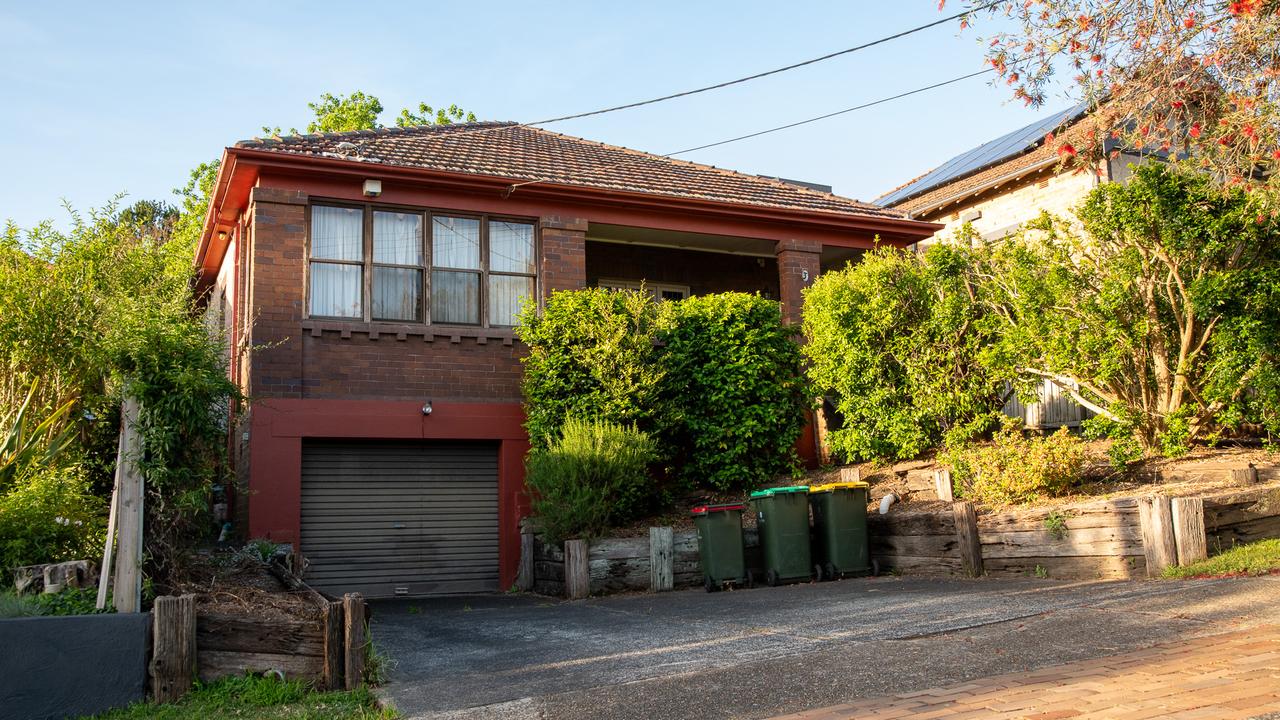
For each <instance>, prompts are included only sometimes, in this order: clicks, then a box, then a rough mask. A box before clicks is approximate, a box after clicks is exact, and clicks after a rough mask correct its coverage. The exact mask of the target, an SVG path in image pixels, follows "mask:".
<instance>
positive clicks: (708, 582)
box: [702, 577, 716, 592]
mask: <svg viewBox="0 0 1280 720" xmlns="http://www.w3.org/2000/svg"><path fill="white" fill-rule="evenodd" d="M702 585H703V587H705V588H706V589H707V592H715V591H716V581H715V580H712V579H711V578H710V577H704V578H703V579H702Z"/></svg>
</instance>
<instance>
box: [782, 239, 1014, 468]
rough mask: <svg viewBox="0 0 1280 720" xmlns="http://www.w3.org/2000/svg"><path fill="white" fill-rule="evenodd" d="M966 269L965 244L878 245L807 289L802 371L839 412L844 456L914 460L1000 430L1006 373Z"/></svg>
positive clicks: (837, 444)
mask: <svg viewBox="0 0 1280 720" xmlns="http://www.w3.org/2000/svg"><path fill="white" fill-rule="evenodd" d="M973 262H974V258H973V253H972V252H971V251H970V250H969V249H968V248H967V247H953V246H950V245H943V244H939V245H934V246H933V247H930V248H929V250H928V252H926V253H925V254H923V255H921V254H917V253H914V252H910V251H906V250H898V249H894V248H882V249H878V250H875V251H872V252H869V253H867V255H866V256H865V257H864V258H863V260H862V262H860V263H858V264H857V265H849V266H848V267H846V268H845V269H843V270H838V271H834V272H825V273H823V274H822V275H821V276H820V277H819V278H818V280H817V282H815V283H814V284H813V286H811V287H810V288H809V289H808V290H806V291H805V297H804V331H805V336H806V338H807V340H808V342H807V343H806V344H805V345H804V353H805V355H807V356H808V359H809V363H810V365H809V375H810V377H811V378H812V379H813V382H814V384H815V385H816V386H817V387H818V390H819V391H820V392H822V393H824V394H826V395H827V396H828V398H830V399H831V401H832V402H833V403H834V405H835V407H836V409H837V410H838V411H839V412H840V414H841V416H842V417H843V424H842V426H841V427H838V428H836V429H834V430H833V431H831V433H830V434H829V435H828V442H829V443H830V445H831V448H832V449H833V450H834V451H836V452H837V453H838V454H840V455H841V456H843V457H844V458H845V459H847V460H870V459H874V458H885V457H890V458H910V457H915V456H916V455H918V454H920V453H921V452H924V451H925V450H929V449H930V448H933V447H935V446H936V445H938V444H939V443H941V442H946V443H948V444H952V445H953V444H957V443H962V442H964V441H967V440H970V439H971V438H973V437H974V436H977V435H980V434H981V433H983V432H985V431H986V430H988V429H989V428H991V427H993V426H995V425H996V424H998V417H999V413H1000V407H1001V405H1002V404H1003V403H1002V400H1003V396H1004V392H1005V390H1004V388H1005V381H1006V380H1008V379H1010V376H1009V374H1008V372H1007V371H1006V370H1005V369H1004V368H1006V367H1007V365H1008V364H1007V363H1002V362H996V361H995V358H994V357H992V356H991V355H992V353H993V351H994V345H993V341H994V337H995V336H994V328H993V322H992V320H993V318H992V317H991V316H990V313H989V312H988V311H987V309H986V307H985V306H984V305H983V304H982V303H981V302H980V300H981V294H980V293H981V288H980V287H978V286H976V285H975V284H974V283H972V282H971V278H970V273H971V267H972V264H973Z"/></svg>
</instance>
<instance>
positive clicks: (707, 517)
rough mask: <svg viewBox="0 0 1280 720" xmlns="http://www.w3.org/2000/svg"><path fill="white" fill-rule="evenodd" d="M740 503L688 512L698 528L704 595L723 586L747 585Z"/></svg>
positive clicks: (749, 579) (704, 507) (698, 508)
mask: <svg viewBox="0 0 1280 720" xmlns="http://www.w3.org/2000/svg"><path fill="white" fill-rule="evenodd" d="M743 509H744V506H743V504H742V503H727V504H723V505H699V506H698V507H695V508H694V509H693V510H692V511H691V512H692V514H693V525H694V527H696V528H697V529H698V555H699V557H700V558H701V561H702V579H703V585H704V586H705V587H706V588H707V592H711V591H712V590H719V589H720V588H722V587H724V586H725V584H726V583H733V584H735V585H750V584H751V576H750V574H748V572H747V565H746V562H745V561H744V559H743V553H742V511H743Z"/></svg>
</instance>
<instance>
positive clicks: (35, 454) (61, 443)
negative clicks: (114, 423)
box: [0, 383, 76, 489]
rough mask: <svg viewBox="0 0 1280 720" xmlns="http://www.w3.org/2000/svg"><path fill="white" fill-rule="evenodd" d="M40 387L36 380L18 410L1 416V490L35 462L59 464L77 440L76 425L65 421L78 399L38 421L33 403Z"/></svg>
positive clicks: (39, 463)
mask: <svg viewBox="0 0 1280 720" xmlns="http://www.w3.org/2000/svg"><path fill="white" fill-rule="evenodd" d="M38 389H39V384H38V383H33V384H32V386H31V391H30V392H28V393H27V398H26V400H24V401H23V403H22V405H21V406H19V407H18V409H17V410H16V411H15V412H12V413H5V414H4V415H0V489H3V488H5V487H8V486H10V485H11V484H12V483H13V481H14V480H15V479H17V477H18V476H19V475H20V474H21V473H22V471H23V470H25V469H26V468H28V467H31V466H32V465H52V464H54V463H56V462H57V461H58V460H59V459H60V457H61V456H62V455H63V453H65V452H66V451H67V450H68V449H69V448H70V447H71V444H72V443H73V442H74V441H75V433H76V428H75V425H74V424H73V423H68V422H65V420H66V418H67V416H68V415H70V414H71V408H72V406H74V405H75V399H74V398H73V399H71V400H68V401H66V402H65V403H63V404H62V405H60V406H59V407H58V408H57V409H55V410H54V411H53V412H51V413H49V415H48V416H47V417H45V418H44V419H43V420H38V421H37V419H36V418H35V417H34V416H33V415H34V413H33V408H32V406H31V405H32V402H33V401H34V399H35V397H36V395H37V390H38Z"/></svg>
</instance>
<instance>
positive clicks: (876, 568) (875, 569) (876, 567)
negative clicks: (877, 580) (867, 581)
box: [871, 560, 880, 577]
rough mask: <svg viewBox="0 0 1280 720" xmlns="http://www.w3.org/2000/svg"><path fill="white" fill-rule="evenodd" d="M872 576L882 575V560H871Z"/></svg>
mask: <svg viewBox="0 0 1280 720" xmlns="http://www.w3.org/2000/svg"><path fill="white" fill-rule="evenodd" d="M871 577H880V561H879V560H872V561H871Z"/></svg>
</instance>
